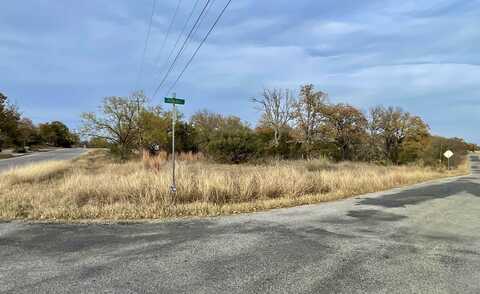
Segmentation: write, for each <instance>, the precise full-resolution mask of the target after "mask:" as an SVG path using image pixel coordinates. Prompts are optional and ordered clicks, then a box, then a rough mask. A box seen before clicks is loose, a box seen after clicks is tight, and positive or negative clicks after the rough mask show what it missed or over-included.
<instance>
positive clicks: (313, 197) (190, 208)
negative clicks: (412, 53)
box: [0, 150, 468, 220]
mask: <svg viewBox="0 0 480 294" xmlns="http://www.w3.org/2000/svg"><path fill="white" fill-rule="evenodd" d="M166 160H167V156H166V155H165V154H161V155H160V156H159V157H157V158H151V157H149V156H144V158H143V160H142V161H131V162H127V163H115V162H113V161H112V160H111V159H110V158H109V156H108V154H107V153H106V152H105V151H101V150H97V151H92V152H90V153H89V154H88V155H85V156H83V157H81V158H79V159H77V160H74V161H57V162H46V163H41V164H37V165H32V166H27V167H22V168H18V169H15V170H12V171H9V172H6V173H3V174H0V219H37V220H42V219H48V220H59V219H61V220H88V219H116V220H118V219H155V218H165V217H183V216H215V215H221V214H233V213H240V212H252V211H257V210H265V209H271V208H279V207H290V206H296V205H303V204H311V203H319V202H324V201H332V200H337V199H342V198H346V197H351V196H355V195H358V194H363V193H368V192H375V191H381V190H386V189H389V188H393V187H399V186H404V185H409V184H414V183H418V182H422V181H426V180H431V179H435V178H441V177H447V176H455V175H461V174H466V173H467V170H468V167H467V166H466V164H465V165H464V166H463V167H461V168H460V169H457V170H454V171H445V170H434V169H431V168H423V167H417V166H389V167H384V166H377V165H371V164H366V163H338V164H334V163H330V162H328V161H327V160H322V159H319V160H312V161H278V162H271V163H268V164H263V165H235V166H233V165H221V164H215V163H210V162H208V161H205V160H203V159H202V158H201V157H199V156H194V155H192V154H186V155H183V156H181V157H180V158H179V162H178V170H177V172H178V183H177V185H178V193H177V195H176V197H172V195H171V194H170V192H169V186H170V181H171V170H170V165H169V164H168V162H166Z"/></svg>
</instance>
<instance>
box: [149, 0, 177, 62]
mask: <svg viewBox="0 0 480 294" xmlns="http://www.w3.org/2000/svg"><path fill="white" fill-rule="evenodd" d="M181 4H182V0H178V3H177V7H176V8H175V12H174V13H173V17H172V19H171V20H170V24H169V25H168V29H167V34H166V35H165V38H164V39H163V43H162V45H161V46H160V51H159V52H158V55H157V58H155V61H154V64H158V63H159V61H160V59H161V58H162V53H163V50H164V49H165V45H166V44H167V41H168V37H169V36H170V33H171V31H172V28H173V24H174V23H175V19H176V18H177V15H178V11H179V10H180V6H181Z"/></svg>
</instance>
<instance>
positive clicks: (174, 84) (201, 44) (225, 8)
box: [167, 0, 232, 93]
mask: <svg viewBox="0 0 480 294" xmlns="http://www.w3.org/2000/svg"><path fill="white" fill-rule="evenodd" d="M231 2H232V0H229V1H228V2H227V4H226V5H225V7H224V8H223V9H222V11H221V12H220V14H219V15H218V17H217V19H216V20H215V22H214V23H213V25H212V26H211V27H210V30H209V31H208V32H207V34H206V35H205V37H204V38H203V39H202V41H201V42H200V44H199V45H198V47H197V49H196V50H195V52H194V53H193V55H192V57H191V58H190V59H189V60H188V62H187V63H186V64H185V66H184V68H183V70H182V71H181V72H180V74H179V75H178V77H177V79H176V80H175V82H174V83H173V84H172V86H171V87H170V88H169V89H168V91H167V93H170V91H172V90H173V89H174V88H175V86H176V85H177V83H178V82H179V81H180V79H181V78H182V76H183V74H184V73H185V71H186V70H187V69H188V67H189V66H190V64H191V63H192V61H193V59H195V57H196V56H197V54H198V51H200V48H202V46H203V44H204V43H205V41H207V39H208V37H209V36H210V34H211V33H212V31H213V30H214V29H215V27H216V26H217V24H218V22H219V21H220V19H221V18H222V16H223V14H224V13H225V11H226V10H227V8H228V6H229V5H230V3H231Z"/></svg>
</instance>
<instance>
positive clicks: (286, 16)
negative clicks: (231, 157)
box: [0, 0, 480, 143]
mask: <svg viewBox="0 0 480 294" xmlns="http://www.w3.org/2000/svg"><path fill="white" fill-rule="evenodd" d="M177 1H178V0H158V4H157V9H156V14H155V17H154V21H153V28H152V34H151V36H152V38H151V40H150V43H149V47H148V50H147V55H146V63H145V71H144V75H143V77H142V79H141V80H140V85H141V87H142V88H144V89H145V91H146V93H147V95H150V94H151V93H152V90H153V88H154V87H155V86H156V85H157V84H158V82H159V77H158V71H159V68H158V65H155V63H154V61H155V59H156V57H157V56H158V55H159V50H160V47H161V44H162V41H163V40H164V38H165V33H166V31H167V27H168V24H169V21H170V17H171V15H172V14H173V11H174V9H175V6H176V5H177ZM200 1H201V2H200V3H203V1H204V0H200ZM193 3H194V0H183V1H182V4H181V6H180V10H179V11H180V12H179V16H180V17H179V18H178V19H177V21H176V22H175V24H174V27H173V31H172V34H171V36H170V37H169V39H168V41H167V43H166V47H165V48H166V49H165V50H164V52H163V55H160V56H161V58H162V59H160V60H161V62H160V64H162V63H163V62H162V61H163V60H164V59H165V58H166V55H168V54H167V53H169V51H170V48H171V47H172V46H173V44H174V42H175V41H176V38H177V35H178V33H179V32H180V30H181V28H182V26H183V24H184V21H185V19H186V17H187V15H188V13H189V11H190V9H191V7H192V6H193ZM223 3H225V0H216V1H215V2H214V6H213V7H212V8H211V10H210V13H209V14H208V18H207V19H206V20H205V22H204V23H203V26H202V27H201V28H200V30H199V31H198V33H197V35H195V37H194V42H193V43H192V44H191V46H190V47H189V49H188V50H187V52H186V54H185V56H186V57H188V56H190V54H191V52H192V50H193V49H194V48H195V47H196V45H197V44H198V41H199V39H200V37H201V36H203V34H204V32H205V31H206V29H207V28H208V26H209V25H210V24H211V22H212V21H213V18H214V16H215V15H216V14H217V13H218V11H219V9H220V8H221V6H222V5H223ZM151 4H152V1H151V0H136V1H133V0H115V1H114V0H96V1H74V0H31V1H27V2H25V1H2V3H1V4H0V73H1V76H0V92H3V93H6V94H7V95H8V96H9V97H10V98H11V99H12V100H14V101H15V102H16V103H17V104H18V105H19V106H20V108H21V110H22V111H23V113H24V114H25V115H26V116H28V117H31V118H33V120H34V121H35V122H43V121H50V120H62V121H65V122H67V124H68V125H69V126H71V127H72V128H76V127H78V125H79V121H80V119H79V116H80V114H81V113H82V112H85V111H93V110H96V109H97V106H98V105H99V104H100V101H101V99H102V98H103V97H105V96H112V95H121V96H123V95H127V94H128V93H129V92H131V91H132V90H133V89H134V88H135V84H136V77H137V73H138V68H139V64H140V62H141V57H142V51H143V46H144V45H143V44H144V40H145V35H146V31H147V27H148V22H149V16H150V13H151ZM199 8H200V7H199ZM197 11H199V10H197ZM479 28H480V0H472V1H446V0H422V1H418V0H415V1H414V0H404V1H393V0H362V1H358V0H343V1H342V0H322V1H318V0H296V1H291V0H275V1H273V0H271V1H267V0H262V1H260V0H233V3H232V5H231V6H230V8H229V10H228V11H227V12H226V14H225V16H224V18H223V19H222V21H221V22H220V24H219V25H218V27H217V29H216V30H215V31H214V33H213V34H212V35H211V38H210V39H209V40H208V42H207V44H206V45H205V46H204V47H203V48H202V50H201V51H200V54H199V55H198V56H197V58H196V59H195V61H194V63H193V64H192V66H191V67H190V69H189V70H188V71H187V73H186V74H185V76H184V77H183V79H182V80H181V82H180V83H179V84H178V86H177V87H176V92H177V93H178V96H181V97H184V98H187V105H185V107H184V110H185V113H186V114H187V115H189V114H191V113H193V112H195V111H197V110H200V109H203V108H206V109H209V110H212V111H217V112H222V113H225V114H234V115H238V116H240V117H241V118H243V119H244V120H247V121H250V122H252V123H254V122H255V121H256V119H257V117H258V113H257V112H256V110H255V109H254V108H253V107H252V105H251V104H250V103H249V98H251V97H253V96H256V95H258V93H259V92H260V91H261V90H262V89H263V88H264V87H289V88H293V89H297V88H298V87H299V85H301V84H303V83H313V84H315V85H316V87H317V88H318V89H321V90H323V91H326V92H328V93H329V95H330V99H331V100H332V101H333V102H346V103H349V104H352V105H355V106H357V107H359V108H361V109H362V110H365V111H366V110H367V109H368V108H370V107H372V106H375V105H379V104H382V105H393V106H400V107H402V108H404V109H405V110H407V111H409V112H411V113H414V114H418V115H420V116H422V117H423V118H424V119H425V120H426V121H427V123H428V124H429V125H430V127H431V129H432V132H433V133H436V134H441V135H445V136H460V137H464V138H466V139H467V140H470V141H473V142H476V143H480V132H479V131H478V129H479V126H480V67H479V65H480V29H479ZM180 61H181V62H180V65H183V64H184V62H185V59H181V60H180ZM180 68H181V67H180V66H178V67H176V69H180ZM176 75H177V71H174V72H173V75H172V77H176ZM167 85H168V84H167ZM164 91H165V90H162V91H160V93H159V95H158V96H157V97H155V98H154V99H153V101H152V102H153V103H156V104H158V103H161V101H162V97H163V95H164V94H165V93H164Z"/></svg>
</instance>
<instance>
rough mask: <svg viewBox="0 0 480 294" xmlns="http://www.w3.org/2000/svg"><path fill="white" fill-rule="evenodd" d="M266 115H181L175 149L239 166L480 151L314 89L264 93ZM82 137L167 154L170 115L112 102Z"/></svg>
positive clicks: (395, 114) (397, 114)
mask: <svg viewBox="0 0 480 294" xmlns="http://www.w3.org/2000/svg"><path fill="white" fill-rule="evenodd" d="M251 102H252V104H253V105H254V107H255V108H256V109H257V110H258V111H260V112H261V118H260V120H259V122H258V124H257V125H256V126H255V127H251V126H250V125H249V124H248V123H246V122H244V121H242V120H241V119H240V118H239V117H236V116H225V115H222V114H218V113H213V112H210V111H208V110H202V111H199V112H197V113H195V114H194V115H193V116H192V117H191V118H190V119H185V118H184V117H183V116H182V115H181V113H178V114H177V117H178V118H179V121H178V123H177V126H176V129H175V133H176V143H177V144H176V152H202V153H204V154H205V155H207V156H208V157H210V158H212V159H213V160H216V161H219V162H225V163H241V162H246V161H251V160H262V159H265V158H278V159H301V158H303V159H311V158H316V157H319V156H324V157H329V158H331V159H333V160H338V161H342V160H350V161H368V162H376V163H382V164H408V163H420V164H425V165H432V166H435V165H441V164H444V158H442V154H443V152H445V151H446V150H447V149H451V150H452V151H453V152H455V153H456V155H457V156H456V157H455V160H454V161H453V164H458V162H459V161H460V159H461V157H462V156H463V155H465V154H466V153H467V151H468V150H475V149H477V146H476V145H474V144H469V143H467V142H465V141H464V140H463V139H460V138H443V137H440V136H433V135H431V134H430V128H429V126H428V125H427V123H426V122H424V121H423V120H422V118H421V117H419V116H416V115H412V114H410V113H408V112H406V111H404V110H402V109H401V108H398V107H384V106H376V107H373V108H371V109H370V110H369V111H368V112H367V113H364V112H362V111H360V110H359V109H357V108H355V107H354V106H352V105H349V104H345V103H337V104H335V103H331V102H329V99H328V95H327V93H325V92H322V91H317V90H316V89H315V88H314V86H313V85H311V84H307V85H303V86H301V87H300V91H299V93H298V94H297V95H295V94H294V91H292V90H289V89H265V90H264V91H263V92H262V94H261V95H259V97H256V98H253V99H251ZM82 118H83V128H82V133H83V134H84V135H85V136H86V137H88V138H90V145H91V146H95V147H109V148H111V149H112V151H113V152H114V153H115V154H117V155H119V156H120V157H121V158H123V159H126V158H128V157H129V156H130V155H131V154H133V153H135V152H137V151H139V150H142V149H151V150H153V149H154V148H153V147H152V146H157V147H159V149H161V150H164V151H167V152H169V150H170V149H169V148H170V144H171V136H170V134H171V131H172V129H171V128H172V124H171V120H172V113H171V112H170V111H165V110H163V109H162V107H160V106H148V103H147V97H145V95H144V94H143V93H142V92H137V93H134V94H133V95H131V96H129V97H107V98H105V99H104V101H103V104H102V106H101V111H100V112H99V113H84V114H83V115H82Z"/></svg>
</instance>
